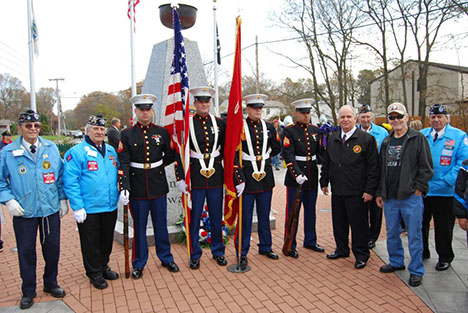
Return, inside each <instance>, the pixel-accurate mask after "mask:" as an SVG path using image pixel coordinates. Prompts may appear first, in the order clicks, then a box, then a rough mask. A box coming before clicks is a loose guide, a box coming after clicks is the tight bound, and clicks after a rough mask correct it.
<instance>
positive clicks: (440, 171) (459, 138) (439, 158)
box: [421, 124, 468, 197]
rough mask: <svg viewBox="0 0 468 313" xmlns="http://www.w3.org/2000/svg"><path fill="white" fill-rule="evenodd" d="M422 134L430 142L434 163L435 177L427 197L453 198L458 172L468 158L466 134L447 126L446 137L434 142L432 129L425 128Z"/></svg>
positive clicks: (430, 182)
mask: <svg viewBox="0 0 468 313" xmlns="http://www.w3.org/2000/svg"><path fill="white" fill-rule="evenodd" d="M421 132H422V133H423V134H424V136H425V137H426V139H427V141H428V142H429V147H430V148H431V154H432V162H433V163H434V176H432V179H431V180H430V181H429V192H428V194H427V195H428V196H440V197H453V196H454V192H455V181H456V179H457V174H458V170H459V169H460V167H461V165H462V163H463V160H465V159H467V158H468V139H467V136H466V133H465V132H464V131H462V130H460V129H458V128H455V127H452V126H450V125H449V124H447V126H446V128H445V133H444V135H443V136H440V137H439V138H437V140H436V142H434V139H433V137H432V135H431V132H432V128H431V127H428V128H424V129H422V130H421Z"/></svg>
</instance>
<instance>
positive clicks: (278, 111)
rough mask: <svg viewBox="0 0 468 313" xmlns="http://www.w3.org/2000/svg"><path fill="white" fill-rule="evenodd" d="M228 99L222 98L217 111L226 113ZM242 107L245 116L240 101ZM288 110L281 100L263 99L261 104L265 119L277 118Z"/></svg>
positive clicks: (243, 106) (243, 105)
mask: <svg viewBox="0 0 468 313" xmlns="http://www.w3.org/2000/svg"><path fill="white" fill-rule="evenodd" d="M228 104H229V103H228V100H224V101H223V102H222V103H221V104H220V105H219V112H221V114H223V113H224V114H225V113H227V110H228ZM242 108H243V112H244V117H247V114H246V113H245V103H244V102H243V103H242ZM287 112H288V107H287V105H285V104H284V103H282V102H279V101H269V100H267V101H265V105H264V106H263V116H262V118H263V119H264V120H266V121H273V120H275V119H279V117H280V115H283V114H286V113H287Z"/></svg>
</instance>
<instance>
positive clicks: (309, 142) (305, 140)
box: [282, 123, 321, 189]
mask: <svg viewBox="0 0 468 313" xmlns="http://www.w3.org/2000/svg"><path fill="white" fill-rule="evenodd" d="M282 138H283V140H282V142H283V159H284V161H285V162H286V166H287V168H288V171H287V172H286V176H285V178H284V185H285V186H287V187H293V188H297V187H298V183H297V182H296V177H297V176H299V175H301V174H303V175H305V176H306V177H307V180H306V181H305V183H304V184H303V186H302V188H303V189H317V181H318V168H317V162H318V160H319V158H320V156H321V154H320V144H319V140H320V137H319V129H318V127H316V126H314V125H311V124H300V123H296V124H294V125H291V126H289V127H286V128H285V129H284V131H283V137H282ZM296 156H300V157H304V158H306V161H298V160H296Z"/></svg>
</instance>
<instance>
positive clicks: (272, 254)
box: [260, 250, 279, 260]
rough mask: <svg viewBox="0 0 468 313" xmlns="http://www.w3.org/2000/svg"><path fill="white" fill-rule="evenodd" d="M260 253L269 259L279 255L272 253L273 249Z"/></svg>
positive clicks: (274, 258) (276, 258) (276, 257)
mask: <svg viewBox="0 0 468 313" xmlns="http://www.w3.org/2000/svg"><path fill="white" fill-rule="evenodd" d="M260 254H261V255H266V256H267V257H268V258H269V259H272V260H278V259H279V256H278V254H276V253H274V252H273V250H270V251H266V252H260Z"/></svg>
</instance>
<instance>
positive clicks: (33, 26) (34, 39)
mask: <svg viewBox="0 0 468 313" xmlns="http://www.w3.org/2000/svg"><path fill="white" fill-rule="evenodd" d="M31 14H32V21H31V39H32V42H33V44H34V45H33V47H34V55H35V56H38V55H39V37H38V36H39V32H38V31H37V24H36V16H35V15H34V6H33V2H32V1H31Z"/></svg>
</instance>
